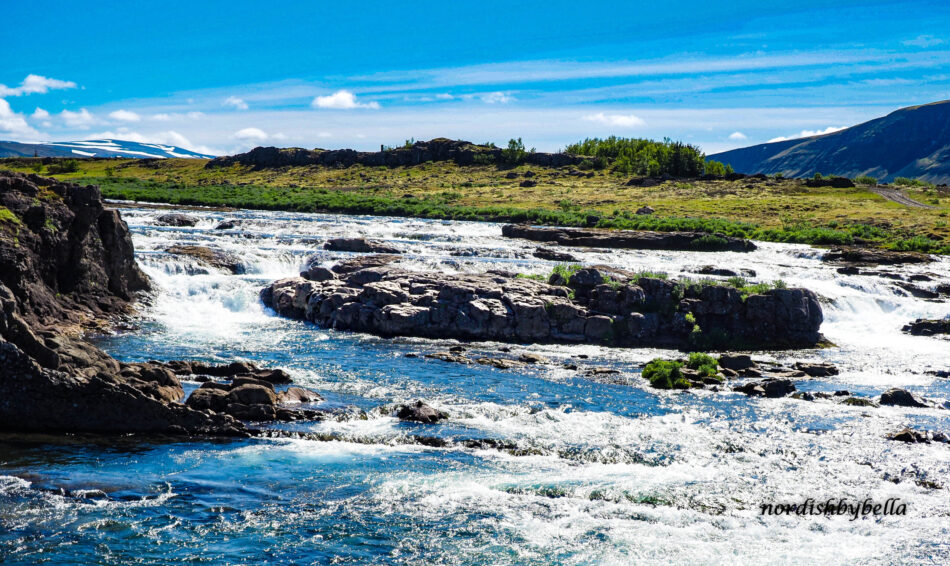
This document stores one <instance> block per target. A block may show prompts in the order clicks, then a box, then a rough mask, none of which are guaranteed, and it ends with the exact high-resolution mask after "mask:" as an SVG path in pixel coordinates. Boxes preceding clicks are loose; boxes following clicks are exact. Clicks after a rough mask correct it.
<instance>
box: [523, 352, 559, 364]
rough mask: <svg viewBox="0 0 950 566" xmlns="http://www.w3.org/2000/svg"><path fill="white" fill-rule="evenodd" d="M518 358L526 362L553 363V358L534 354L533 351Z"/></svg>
mask: <svg viewBox="0 0 950 566" xmlns="http://www.w3.org/2000/svg"><path fill="white" fill-rule="evenodd" d="M518 360H519V361H521V362H523V363H526V364H548V363H551V360H549V359H547V358H545V357H544V356H542V355H540V354H534V353H532V352H525V353H524V354H521V355H520V356H518Z"/></svg>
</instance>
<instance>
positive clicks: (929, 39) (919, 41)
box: [901, 35, 945, 48]
mask: <svg viewBox="0 0 950 566" xmlns="http://www.w3.org/2000/svg"><path fill="white" fill-rule="evenodd" d="M901 43H903V44H904V45H910V46H911V47H922V48H926V47H933V46H934V45H940V44H941V43H945V41H944V40H942V39H940V38H939V37H934V36H932V35H918V36H917V37H915V38H914V39H908V40H906V41H902V42H901Z"/></svg>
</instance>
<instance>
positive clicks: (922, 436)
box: [886, 428, 931, 444]
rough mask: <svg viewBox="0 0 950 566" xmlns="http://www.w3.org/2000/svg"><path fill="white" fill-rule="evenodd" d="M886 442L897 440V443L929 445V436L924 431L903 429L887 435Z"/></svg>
mask: <svg viewBox="0 0 950 566" xmlns="http://www.w3.org/2000/svg"><path fill="white" fill-rule="evenodd" d="M886 438H887V439H888V440H897V441H899V442H908V443H920V444H930V440H931V439H930V436H929V435H928V434H927V433H926V432H925V431H918V430H914V429H912V428H905V429H903V430H899V431H897V432H893V433H891V434H888V435H887V437H886Z"/></svg>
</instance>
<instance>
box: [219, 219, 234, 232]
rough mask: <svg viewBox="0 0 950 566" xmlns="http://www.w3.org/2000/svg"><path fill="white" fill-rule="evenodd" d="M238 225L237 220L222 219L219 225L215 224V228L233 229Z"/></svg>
mask: <svg viewBox="0 0 950 566" xmlns="http://www.w3.org/2000/svg"><path fill="white" fill-rule="evenodd" d="M237 225H238V221H237V220H222V221H221V222H218V223H217V225H215V227H214V229H215V230H233V229H234V228H237Z"/></svg>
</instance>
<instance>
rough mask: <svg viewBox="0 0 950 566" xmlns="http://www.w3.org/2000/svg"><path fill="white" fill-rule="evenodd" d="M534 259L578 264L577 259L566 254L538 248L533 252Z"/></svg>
mask: <svg viewBox="0 0 950 566" xmlns="http://www.w3.org/2000/svg"><path fill="white" fill-rule="evenodd" d="M531 255H533V256H534V257H536V258H538V259H543V260H546V261H562V262H567V263H576V262H577V258H575V257H574V256H572V255H571V254H569V253H566V252H559V251H556V250H552V249H550V248H537V249H535V250H534V252H532V254H531Z"/></svg>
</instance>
